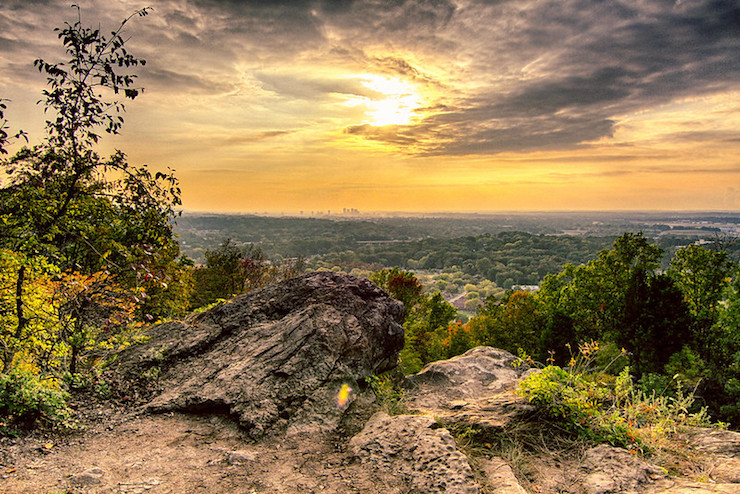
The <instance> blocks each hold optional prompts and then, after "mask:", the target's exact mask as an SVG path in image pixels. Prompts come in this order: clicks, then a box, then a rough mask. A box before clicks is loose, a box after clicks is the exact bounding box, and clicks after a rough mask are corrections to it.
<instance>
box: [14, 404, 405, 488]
mask: <svg viewBox="0 0 740 494" xmlns="http://www.w3.org/2000/svg"><path fill="white" fill-rule="evenodd" d="M82 425H84V426H85V430H83V431H80V432H74V433H72V434H65V435H51V434H41V433H34V434H32V435H30V436H27V437H24V438H15V439H11V438H3V439H2V440H1V441H0V468H1V470H0V492H3V493H8V494H10V493H33V494H38V493H49V494H51V493H83V492H84V493H126V494H135V493H147V492H151V493H197V492H204V493H205V492H207V493H226V492H240V493H247V494H251V493H278V494H280V493H286V494H287V493H301V494H310V493H324V492H327V493H328V492H336V493H347V494H352V493H368V494H369V493H379V492H383V493H389V494H411V493H412V491H411V490H410V489H409V488H408V486H407V485H406V484H404V483H403V482H402V481H401V480H400V479H398V478H395V477H394V476H392V475H389V474H383V473H378V472H374V471H370V470H369V469H368V468H366V467H363V466H362V465H361V464H360V463H359V462H357V461H356V460H355V459H353V458H351V457H350V456H349V455H348V454H347V453H346V452H345V449H346V443H347V441H349V436H347V437H344V438H342V437H340V436H337V435H327V436H315V437H294V438H283V439H281V440H280V441H266V442H260V443H254V442H251V441H249V440H248V439H247V438H246V436H245V435H244V434H243V433H242V431H240V429H239V428H238V427H237V426H236V425H235V424H234V422H232V421H231V420H230V419H228V418H227V417H222V416H206V415H203V416H193V415H185V414H178V413H170V414H164V415H142V414H138V413H136V412H133V411H123V410H120V409H116V408H114V407H112V406H111V405H109V404H105V403H96V404H93V405H91V406H90V407H87V408H86V416H85V418H84V419H83V420H82Z"/></svg>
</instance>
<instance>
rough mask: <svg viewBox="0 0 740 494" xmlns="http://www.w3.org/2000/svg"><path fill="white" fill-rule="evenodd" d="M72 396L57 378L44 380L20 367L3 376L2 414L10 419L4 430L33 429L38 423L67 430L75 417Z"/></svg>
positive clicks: (0, 387) (0, 377)
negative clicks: (68, 401)
mask: <svg viewBox="0 0 740 494" xmlns="http://www.w3.org/2000/svg"><path fill="white" fill-rule="evenodd" d="M68 396H69V395H68V394H67V393H66V392H65V391H63V390H62V389H60V388H59V384H58V383H57V381H56V380H55V379H51V378H49V379H41V378H39V376H38V375H36V374H35V373H34V372H33V371H32V370H31V369H29V368H27V367H24V366H22V365H18V366H16V367H14V368H13V370H12V371H10V372H9V373H8V374H0V415H2V416H3V417H5V418H6V420H8V422H7V423H4V424H3V428H4V429H5V431H8V430H11V429H12V428H13V427H18V426H19V427H23V428H30V427H32V426H33V425H34V424H36V423H37V422H46V423H47V424H48V425H51V426H52V427H60V426H65V427H66V426H68V425H69V424H68V420H69V418H70V415H71V411H70V409H69V408H68V407H67V403H66V399H67V398H68Z"/></svg>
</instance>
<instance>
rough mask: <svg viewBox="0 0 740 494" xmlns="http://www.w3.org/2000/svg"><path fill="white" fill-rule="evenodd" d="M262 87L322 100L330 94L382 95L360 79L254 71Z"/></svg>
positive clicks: (290, 96)
mask: <svg viewBox="0 0 740 494" xmlns="http://www.w3.org/2000/svg"><path fill="white" fill-rule="evenodd" d="M254 76H255V78H256V79H257V80H258V81H260V82H261V83H262V88H263V89H266V90H268V91H272V92H275V93H277V94H279V95H280V96H282V97H288V98H295V99H304V100H323V99H325V98H326V97H327V96H329V95H330V94H346V95H352V96H364V97H367V98H370V99H377V98H380V97H383V95H382V94H381V93H378V92H377V91H373V90H372V89H370V88H367V87H365V86H363V85H362V81H361V79H328V78H312V77H311V76H310V75H296V74H267V73H261V72H258V73H255V74H254Z"/></svg>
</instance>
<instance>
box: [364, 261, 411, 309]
mask: <svg viewBox="0 0 740 494" xmlns="http://www.w3.org/2000/svg"><path fill="white" fill-rule="evenodd" d="M370 281H372V282H373V283H375V284H376V285H378V286H379V287H380V288H382V289H383V290H385V291H387V292H388V293H389V294H390V296H391V297H393V298H395V299H396V300H400V301H401V302H403V306H404V307H405V308H406V311H407V312H408V311H410V310H411V309H412V308H413V307H414V305H415V304H416V303H417V302H419V300H420V299H421V298H422V286H421V283H420V282H419V280H418V279H417V278H416V276H415V275H414V273H412V272H410V271H403V270H401V269H400V268H398V267H393V268H390V269H381V270H380V271H377V272H375V273H373V274H372V275H370Z"/></svg>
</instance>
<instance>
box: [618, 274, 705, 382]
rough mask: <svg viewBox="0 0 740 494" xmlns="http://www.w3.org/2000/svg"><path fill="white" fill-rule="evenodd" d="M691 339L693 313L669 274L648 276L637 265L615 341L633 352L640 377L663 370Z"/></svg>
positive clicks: (631, 364) (632, 358) (634, 365)
mask: <svg viewBox="0 0 740 494" xmlns="http://www.w3.org/2000/svg"><path fill="white" fill-rule="evenodd" d="M690 341H691V330H690V316H689V311H688V308H687V306H686V304H685V303H684V300H683V295H682V293H681V291H680V290H679V289H678V287H677V286H676V285H675V284H674V282H673V280H672V279H671V278H670V277H668V276H666V275H658V276H653V277H649V276H646V275H645V274H644V273H643V272H642V269H641V268H636V269H635V270H634V272H633V274H632V280H631V282H630V285H629V287H628V289H627V293H626V295H625V317H624V322H623V325H622V330H621V331H620V332H619V333H617V334H616V337H615V343H616V344H617V345H618V346H619V347H621V348H625V349H626V350H627V351H628V352H629V353H630V354H631V358H630V367H631V369H632V371H633V372H634V373H635V374H636V375H638V376H640V375H644V374H648V373H662V372H664V367H665V365H666V364H667V363H668V361H669V359H670V357H671V356H672V355H674V354H675V353H678V352H679V351H681V349H682V348H683V347H684V346H685V345H687V344H688V343H689V342H690Z"/></svg>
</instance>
